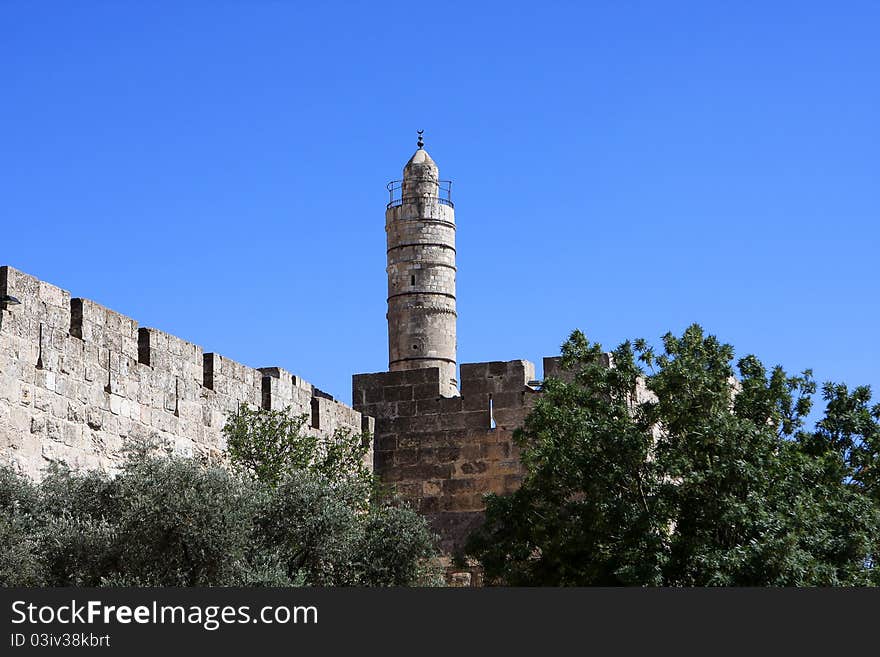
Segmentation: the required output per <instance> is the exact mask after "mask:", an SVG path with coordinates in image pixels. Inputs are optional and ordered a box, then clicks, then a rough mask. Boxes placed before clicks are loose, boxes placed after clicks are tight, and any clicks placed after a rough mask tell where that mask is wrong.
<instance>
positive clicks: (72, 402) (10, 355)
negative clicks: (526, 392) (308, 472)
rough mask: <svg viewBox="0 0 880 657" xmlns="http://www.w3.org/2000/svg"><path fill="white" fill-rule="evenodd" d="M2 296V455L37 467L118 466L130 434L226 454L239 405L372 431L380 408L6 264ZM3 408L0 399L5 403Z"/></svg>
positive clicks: (328, 427) (319, 429) (313, 427)
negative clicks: (228, 429)
mask: <svg viewBox="0 0 880 657" xmlns="http://www.w3.org/2000/svg"><path fill="white" fill-rule="evenodd" d="M0 295H10V296H14V297H16V298H17V299H18V300H19V302H20V305H8V306H7V307H5V308H3V310H2V312H0V405H2V406H3V407H5V409H6V410H7V411H8V412H6V413H2V412H0V438H2V441H0V462H4V463H11V464H12V465H13V466H15V467H16V468H18V469H19V470H21V471H24V472H26V473H28V474H30V475H31V476H35V477H38V476H40V471H41V470H42V468H43V467H44V466H45V465H46V464H47V463H48V462H49V461H53V460H58V461H64V462H67V463H68V464H69V465H71V466H72V467H78V468H91V467H98V468H102V469H107V470H113V469H114V468H115V466H116V465H117V464H118V463H119V461H120V459H121V455H122V447H123V443H124V442H125V441H126V440H128V439H130V438H137V437H142V438H148V439H154V440H158V441H159V442H162V443H164V444H165V445H166V447H167V448H168V449H169V450H170V451H173V452H175V453H180V454H184V455H190V454H194V453H204V452H215V451H217V452H220V451H222V450H223V449H224V447H225V444H224V441H223V438H222V434H221V429H222V427H223V425H224V424H225V416H226V414H227V413H228V412H229V411H231V410H234V409H235V408H237V407H238V406H239V405H240V404H248V405H250V406H252V407H263V408H276V409H278V408H284V407H287V406H290V407H292V408H293V410H294V411H295V412H297V413H303V414H307V415H308V416H309V418H310V423H309V425H308V426H309V431H311V432H315V433H320V434H324V433H331V432H333V431H334V430H335V429H337V428H340V427H342V428H346V429H350V430H351V431H353V432H355V433H360V432H361V431H368V432H370V433H372V432H373V430H374V425H373V422H372V418H368V417H364V416H362V414H361V413H359V412H358V411H356V410H355V409H353V408H351V407H349V406H347V405H345V404H342V403H340V402H338V401H336V400H335V399H333V398H332V397H331V396H330V395H327V394H326V393H324V392H322V391H320V390H319V389H317V388H316V387H315V386H313V385H312V384H310V383H308V382H307V381H305V380H303V379H302V378H300V377H298V376H295V375H293V374H291V373H290V372H288V371H286V370H284V369H282V368H278V367H270V368H260V369H256V368H251V367H247V366H245V365H242V364H240V363H236V362H235V361H233V360H230V359H228V358H225V357H224V356H221V355H219V354H215V353H204V352H203V349H202V347H200V346H199V345H196V344H193V343H191V342H187V341H186V340H182V339H180V338H178V337H176V336H173V335H171V334H168V333H165V332H163V331H160V330H158V329H153V328H143V327H139V326H138V323H137V321H135V320H134V319H131V318H129V317H126V316H125V315H122V314H120V313H117V312H115V311H113V310H111V309H109V308H106V307H104V306H102V305H100V304H98V303H96V302H94V301H90V300H88V299H82V298H71V295H70V293H69V292H68V291H66V290H63V289H62V288H59V287H57V286H55V285H52V284H50V283H46V282H45V281H41V280H39V279H37V278H35V277H33V276H30V275H28V274H25V273H24V272H21V271H19V270H17V269H14V268H12V267H9V266H4V267H0ZM0 410H2V409H0Z"/></svg>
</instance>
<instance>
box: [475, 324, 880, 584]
mask: <svg viewBox="0 0 880 657" xmlns="http://www.w3.org/2000/svg"><path fill="white" fill-rule="evenodd" d="M562 353H563V367H564V369H565V370H566V372H567V374H566V376H565V377H563V378H565V380H553V379H551V380H548V381H547V382H546V383H545V387H544V395H543V396H542V399H541V400H540V401H539V402H538V404H537V405H536V407H535V409H534V411H533V412H532V413H531V414H530V416H529V417H528V418H527V420H526V422H525V424H524V426H523V427H522V429H521V430H519V431H518V432H517V434H516V440H517V441H518V442H519V444H520V446H521V449H522V452H523V463H524V466H525V468H526V471H527V476H526V479H525V481H524V483H523V486H522V488H521V489H520V490H519V491H518V492H516V493H515V494H513V495H510V496H507V497H497V496H490V497H489V499H488V500H487V511H486V523H485V525H484V527H483V528H482V529H481V530H480V531H478V532H477V533H475V534H474V536H472V537H471V540H470V541H469V544H468V552H469V553H470V554H471V556H473V557H476V558H477V559H479V560H480V561H481V562H482V564H483V566H484V568H485V569H486V573H487V576H488V577H489V579H490V580H494V581H498V582H503V583H507V584H513V585H517V584H524V585H547V584H549V585H591V584H602V585H617V584H620V585H673V586H694V585H697V586H702V585H842V584H867V583H871V582H874V581H876V579H877V574H876V571H875V569H874V562H875V555H876V554H877V547H878V541H877V538H878V535H880V534H878V499H877V488H876V485H875V477H876V472H877V470H876V466H877V463H878V446H880V438H878V436H880V434H878V420H880V408H878V406H874V407H873V408H872V407H870V406H869V403H870V391H869V390H868V389H867V388H857V389H856V390H855V391H854V392H853V393H849V392H848V391H847V389H846V388H845V387H843V386H833V385H827V386H825V388H824V397H825V400H826V412H825V416H824V418H823V419H822V420H821V421H820V422H819V423H818V424H817V426H816V428H815V430H813V431H807V430H806V429H805V428H804V421H805V418H806V416H807V415H808V414H809V412H810V409H811V396H812V394H813V393H814V391H815V384H814V382H813V380H812V378H811V375H810V373H809V372H805V373H804V374H802V375H800V376H789V375H787V374H786V373H785V372H784V371H783V370H782V368H780V367H776V368H773V369H772V370H771V371H770V372H768V371H767V370H766V369H765V367H764V366H763V365H762V364H761V363H760V361H759V360H758V359H757V358H755V357H753V356H748V357H746V358H743V359H741V360H739V361H738V362H737V363H736V366H735V367H734V363H733V359H734V353H733V349H732V347H730V345H726V344H722V343H720V342H719V341H718V340H717V339H716V338H714V337H713V336H706V335H704V333H703V331H702V329H701V328H700V327H699V326H696V325H694V326H691V327H690V328H688V329H687V330H686V331H685V333H684V334H683V335H682V336H681V337H675V336H673V335H671V334H670V335H667V336H665V337H664V340H663V351H662V352H661V353H659V354H655V352H654V351H653V350H652V349H651V348H650V347H649V346H648V344H647V343H646V342H644V341H641V340H640V341H637V342H635V343H634V344H631V343H628V342H627V343H624V344H621V345H620V346H619V347H617V349H615V350H614V351H613V352H612V353H611V359H610V360H611V363H612V364H613V365H612V366H611V367H609V366H608V365H609V363H608V362H607V360H606V357H605V355H604V354H603V351H602V349H601V347H600V346H599V345H598V344H591V343H589V342H588V341H587V340H586V338H585V337H584V336H583V334H581V333H580V332H575V333H573V334H572V336H571V337H570V339H569V340H568V341H567V342H566V344H565V345H564V346H563V349H562Z"/></svg>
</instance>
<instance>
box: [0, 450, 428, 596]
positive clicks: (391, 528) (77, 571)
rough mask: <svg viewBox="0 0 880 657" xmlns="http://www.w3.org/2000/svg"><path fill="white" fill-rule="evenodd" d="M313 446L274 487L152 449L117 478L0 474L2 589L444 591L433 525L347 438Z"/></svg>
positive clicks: (59, 472)
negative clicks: (37, 479) (382, 488)
mask: <svg viewBox="0 0 880 657" xmlns="http://www.w3.org/2000/svg"><path fill="white" fill-rule="evenodd" d="M358 448H359V445H358ZM297 449H298V448H297ZM308 450H309V451H305V452H299V453H301V454H305V455H304V456H303V458H302V460H301V461H300V464H301V467H299V468H297V467H293V466H292V464H291V463H290V462H288V467H285V468H284V469H283V471H281V472H280V473H279V478H278V479H274V478H271V479H270V481H271V483H270V481H265V480H261V479H260V478H258V477H256V476H254V472H253V471H249V470H248V469H247V468H241V469H234V468H233V469H230V468H224V467H219V466H214V465H210V464H207V463H203V462H200V461H197V460H195V459H184V458H172V457H161V456H156V455H151V453H150V451H149V449H148V446H140V447H139V448H138V449H134V450H132V451H131V454H130V457H129V458H128V460H127V461H126V462H125V464H124V466H123V468H122V470H121V471H120V472H119V473H118V474H117V475H116V476H114V477H111V476H109V475H106V474H103V473H97V472H85V473H78V472H74V471H71V470H69V469H67V468H63V467H58V466H56V467H53V468H52V469H50V471H49V472H48V473H47V475H46V476H45V478H44V479H43V481H42V482H41V483H40V484H34V483H32V482H30V481H29V480H28V479H26V478H24V477H22V476H20V475H17V474H15V473H14V472H12V471H11V470H10V469H8V468H0V585H5V586H14V585H17V586H24V585H27V586H299V585H310V586H324V585H335V586H350V585H359V586H392V585H396V586H405V585H415V584H426V583H433V581H432V580H431V579H430V575H431V574H432V571H431V568H430V565H431V564H432V563H434V561H435V559H434V557H435V551H434V541H433V536H432V535H431V534H430V532H429V531H428V528H427V525H426V524H425V521H424V519H423V518H422V517H421V516H419V515H418V514H416V513H415V512H414V511H412V510H410V509H406V508H402V507H398V506H397V505H396V504H395V501H394V500H393V499H389V498H383V497H382V496H380V495H378V493H377V490H376V489H375V487H374V486H373V482H372V479H371V477H370V476H369V473H368V472H367V471H366V470H363V469H361V467H362V466H361V462H360V461H357V463H355V462H354V461H353V460H352V459H354V458H355V457H356V455H357V454H358V451H357V450H355V449H354V448H352V447H350V441H347V440H346V441H343V440H342V438H341V436H340V437H339V439H338V440H336V439H335V438H334V437H331V439H330V440H327V441H323V447H322V446H321V443H320V441H319V442H318V443H316V444H315V445H313V446H312V447H309V448H308ZM352 466H361V467H352ZM325 470H326V471H327V472H331V473H333V476H330V475H328V474H325Z"/></svg>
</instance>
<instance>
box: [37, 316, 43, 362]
mask: <svg viewBox="0 0 880 657" xmlns="http://www.w3.org/2000/svg"><path fill="white" fill-rule="evenodd" d="M37 369H38V370H41V369H43V322H40V343H39V347H38V351H37Z"/></svg>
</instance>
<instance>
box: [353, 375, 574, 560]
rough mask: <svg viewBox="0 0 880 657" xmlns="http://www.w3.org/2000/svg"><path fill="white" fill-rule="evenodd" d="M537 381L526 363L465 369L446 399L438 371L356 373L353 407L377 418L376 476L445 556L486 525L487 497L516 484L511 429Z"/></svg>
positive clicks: (519, 477)
mask: <svg viewBox="0 0 880 657" xmlns="http://www.w3.org/2000/svg"><path fill="white" fill-rule="evenodd" d="M556 360H557V359H551V358H547V359H544V363H545V369H548V370H550V371H556V370H557V369H558V368H557V367H556ZM534 378H535V366H534V365H533V364H532V363H530V362H528V361H525V360H514V361H509V362H489V363H467V364H462V365H461V396H460V397H445V396H441V394H440V391H441V374H440V370H439V368H436V367H435V368H425V369H419V370H408V371H399V372H380V373H377V374H358V375H355V376H354V378H353V382H352V392H353V394H352V401H353V405H354V407H355V408H356V409H357V410H359V411H361V412H362V413H364V414H366V415H371V416H373V417H375V418H376V427H375V441H374V450H375V452H374V467H375V471H376V473H377V474H378V475H379V476H380V477H381V478H382V480H383V481H385V482H387V483H391V484H393V485H394V486H395V488H396V489H397V491H398V492H399V493H400V494H401V495H402V496H403V497H405V498H406V499H408V500H410V501H411V502H412V503H413V504H414V506H415V507H416V508H418V509H419V511H420V512H421V513H422V514H424V515H425V516H426V517H427V518H428V520H429V522H430V524H431V526H432V528H433V529H434V531H436V532H437V533H438V534H439V535H440V538H441V549H442V550H443V552H444V553H445V554H449V555H454V554H455V553H457V552H458V551H460V549H461V548H462V547H463V545H464V540H465V539H466V537H467V535H468V534H469V533H470V531H471V530H473V529H474V528H476V527H477V526H478V525H479V524H480V523H481V522H482V521H483V512H484V509H485V504H484V501H483V496H484V495H486V494H487V493H498V494H506V493H511V492H513V491H515V490H516V489H517V488H518V487H519V486H520V483H521V482H522V477H523V470H522V465H521V463H520V460H519V450H518V448H517V446H516V445H515V444H514V443H513V431H514V430H515V429H516V428H517V427H519V426H520V425H521V424H522V422H523V420H524V419H525V417H526V415H528V413H529V411H530V410H531V408H532V406H533V405H534V403H535V401H536V400H537V398H538V395H539V394H540V392H539V391H538V390H537V388H536V387H535V385H534V384H535V382H534ZM493 418H494V422H493ZM493 424H494V427H493Z"/></svg>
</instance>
